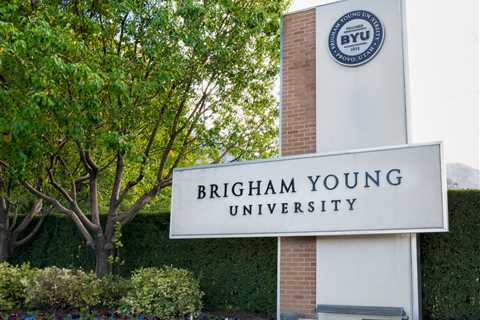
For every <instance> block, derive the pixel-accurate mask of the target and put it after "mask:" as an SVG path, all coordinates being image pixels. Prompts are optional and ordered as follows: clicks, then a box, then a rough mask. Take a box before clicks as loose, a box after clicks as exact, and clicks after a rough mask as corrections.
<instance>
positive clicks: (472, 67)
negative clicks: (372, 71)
mask: <svg viewBox="0 0 480 320" xmlns="http://www.w3.org/2000/svg"><path fill="white" fill-rule="evenodd" d="M405 1H406V17H407V18H406V19H407V41H408V64H409V88H410V123H409V126H410V130H411V131H410V134H411V137H412V142H414V143H415V142H432V141H443V142H444V144H445V160H446V162H447V163H463V164H466V165H468V166H470V167H473V168H476V169H480V111H479V108H480V97H479V94H480V81H479V74H480V63H479V60H480V58H479V51H480V50H479V49H480V41H479V34H480V25H479V16H480V6H479V1H478V0H456V1H447V0H420V1H419V0H405ZM329 2H335V1H332V0H293V3H292V5H291V7H290V9H289V11H290V12H291V11H296V10H300V9H304V8H309V7H313V6H316V5H320V4H325V3H329Z"/></svg>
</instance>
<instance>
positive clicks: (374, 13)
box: [315, 0, 408, 152]
mask: <svg viewBox="0 0 480 320" xmlns="http://www.w3.org/2000/svg"><path fill="white" fill-rule="evenodd" d="M315 10H316V28H315V36H316V60H315V61H316V104H317V106H316V117H317V121H316V123H317V126H316V128H317V137H316V141H317V151H321V152H332V151H340V150H349V149H358V148H372V147H381V146H391V145H398V144H407V143H408V140H407V138H408V137H407V101H406V94H405V90H406V84H405V83H406V79H405V69H406V68H405V57H406V53H405V52H404V40H405V39H404V38H403V28H404V22H403V8H402V1H401V0H369V1H365V0H346V1H340V2H334V3H330V4H326V5H322V6H319V7H317V8H316V9H315Z"/></svg>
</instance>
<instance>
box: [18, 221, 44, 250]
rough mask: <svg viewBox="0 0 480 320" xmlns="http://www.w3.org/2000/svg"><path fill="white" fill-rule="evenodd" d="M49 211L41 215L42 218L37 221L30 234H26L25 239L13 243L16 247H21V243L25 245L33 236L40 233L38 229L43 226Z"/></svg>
mask: <svg viewBox="0 0 480 320" xmlns="http://www.w3.org/2000/svg"><path fill="white" fill-rule="evenodd" d="M47 215H48V214H47V213H46V214H43V215H42V216H41V217H40V220H39V221H38V222H37V224H36V225H35V227H34V228H33V230H32V231H31V232H30V234H28V235H27V236H25V237H24V238H23V239H21V240H16V241H15V242H14V243H13V245H14V246H15V247H19V246H21V245H24V244H25V243H27V242H29V241H30V240H31V239H32V238H33V237H35V235H36V234H37V233H38V231H39V230H40V228H41V227H42V225H43V222H44V221H45V218H46V217H47Z"/></svg>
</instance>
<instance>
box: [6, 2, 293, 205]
mask: <svg viewBox="0 0 480 320" xmlns="http://www.w3.org/2000/svg"><path fill="white" fill-rule="evenodd" d="M285 6H286V3H285V2H284V1H283V0H273V1H270V0H269V1H247V0H245V1H233V0H219V1H206V0H205V1H193V0H190V1H183V0H181V1H173V0H167V1H154V0H152V1H137V0H129V1H98V0H95V1H68V0H64V1H58V0H57V1H53V0H50V1H26V0H13V1H9V2H8V3H3V4H2V5H1V6H0V114H1V115H2V116H1V117H0V134H1V135H2V136H1V138H2V139H1V143H0V158H1V159H2V160H3V161H5V162H7V163H8V165H9V168H10V170H11V172H12V173H13V174H15V176H16V177H18V178H20V179H23V180H29V179H30V181H33V180H34V179H35V178H36V177H38V176H40V177H45V178H46V177H47V172H48V173H50V174H51V175H52V176H53V178H54V179H52V177H50V178H51V179H50V180H52V181H53V180H55V181H57V182H58V181H60V183H63V184H64V185H66V186H70V184H72V183H73V184H76V187H72V188H74V189H75V190H73V191H71V193H72V194H73V193H75V191H78V192H80V191H81V190H82V188H81V183H82V182H84V180H82V177H83V176H84V175H85V174H86V170H85V169H84V167H83V166H82V164H81V163H82V162H81V160H82V159H81V156H82V152H83V155H85V153H88V154H89V155H90V156H91V158H92V159H93V160H94V161H95V163H96V164H98V167H99V168H100V170H101V171H102V175H101V177H102V178H101V180H100V182H101V183H100V189H101V190H103V191H110V190H111V189H112V188H113V187H112V184H113V183H114V179H113V176H114V175H115V174H116V172H117V171H116V170H117V169H118V168H117V167H116V165H115V163H116V159H118V157H119V156H121V157H122V161H123V164H124V167H125V172H124V173H123V175H122V181H124V182H127V181H129V182H137V183H136V184H134V185H135V188H133V187H132V188H131V189H132V190H129V191H131V192H130V193H129V194H128V197H126V198H127V199H132V201H133V200H134V199H136V197H138V196H139V195H141V194H143V193H144V192H146V191H148V190H150V188H152V186H155V185H158V186H160V185H161V186H166V185H168V184H169V183H171V174H172V170H173V168H174V167H177V166H185V165H192V164H197V163H210V162H218V161H223V160H224V159H225V157H226V156H227V158H229V159H252V158H259V157H269V156H272V155H273V154H274V153H275V136H276V128H275V127H276V126H275V118H276V116H277V106H276V102H275V97H274V93H273V92H272V87H273V83H274V81H275V78H276V76H277V74H278V58H279V57H278V56H279V54H278V52H279V22H280V15H281V13H282V11H283V10H284V8H285ZM83 160H84V159H83ZM117 164H118V162H117ZM52 181H50V182H52ZM124 185H125V183H124ZM52 192H53V191H52ZM55 192H56V194H57V195H59V194H60V192H59V191H58V190H55ZM100 194H102V193H100ZM100 198H101V199H100V200H102V197H100ZM103 200H105V201H103V202H102V203H103V204H104V205H107V204H106V203H107V201H106V200H108V199H107V197H104V198H103Z"/></svg>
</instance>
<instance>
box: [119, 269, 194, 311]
mask: <svg viewBox="0 0 480 320" xmlns="http://www.w3.org/2000/svg"><path fill="white" fill-rule="evenodd" d="M131 286H132V288H131V290H130V291H129V293H128V294H127V296H126V297H125V298H123V299H122V302H121V310H122V311H123V312H125V313H129V314H133V315H140V314H143V315H145V316H149V317H155V318H158V319H163V320H167V319H177V318H180V317H183V316H184V315H188V314H192V315H196V314H198V313H199V312H200V309H201V307H202V303H201V298H202V295H203V293H202V292H201V291H200V284H199V282H198V281H197V280H196V279H195V278H194V277H193V275H192V274H191V273H190V272H188V271H186V270H182V269H176V268H172V267H164V268H161V269H156V268H144V269H140V270H137V271H135V272H134V273H133V275H132V278H131Z"/></svg>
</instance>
